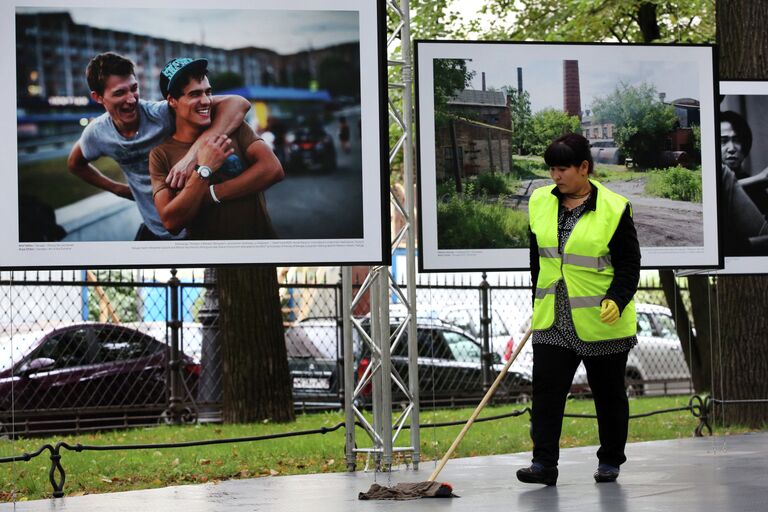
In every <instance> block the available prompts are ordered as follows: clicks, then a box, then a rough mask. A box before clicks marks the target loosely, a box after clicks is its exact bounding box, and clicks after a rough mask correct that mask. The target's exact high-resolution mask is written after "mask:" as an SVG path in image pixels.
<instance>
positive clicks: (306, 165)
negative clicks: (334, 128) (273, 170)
mask: <svg viewBox="0 0 768 512" xmlns="http://www.w3.org/2000/svg"><path fill="white" fill-rule="evenodd" d="M285 168H286V171H287V172H295V171H321V172H330V171H332V170H334V169H336V148H335V146H334V143H333V138H332V137H331V135H329V134H328V132H327V131H325V128H324V127H323V125H322V124H320V123H313V124H310V125H306V126H301V127H299V128H296V129H294V130H292V131H290V132H288V133H287V134H286V136H285Z"/></svg>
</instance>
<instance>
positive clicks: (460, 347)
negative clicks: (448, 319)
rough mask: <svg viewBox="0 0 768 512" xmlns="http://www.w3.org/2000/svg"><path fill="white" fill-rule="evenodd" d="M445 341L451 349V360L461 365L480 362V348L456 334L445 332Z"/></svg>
mask: <svg viewBox="0 0 768 512" xmlns="http://www.w3.org/2000/svg"><path fill="white" fill-rule="evenodd" d="M443 337H444V338H445V341H446V342H447V343H448V346H449V347H450V349H451V353H452V354H453V358H454V359H455V360H456V361H459V362H462V363H477V362H480V346H479V345H478V344H477V343H475V342H474V341H472V340H471V339H469V338H467V337H466V336H464V335H462V334H459V333H457V332H452V331H445V332H444V333H443Z"/></svg>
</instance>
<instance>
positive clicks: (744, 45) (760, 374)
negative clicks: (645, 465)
mask: <svg viewBox="0 0 768 512" xmlns="http://www.w3.org/2000/svg"><path fill="white" fill-rule="evenodd" d="M766 24H768V3H765V2H764V1H762V0H740V1H738V2H735V1H727V0H718V1H717V28H718V43H719V52H720V78H721V79H725V80H728V79H731V80H734V79H746V78H750V79H766V78H768V55H767V54H766V52H765V51H760V50H758V49H764V48H766V47H768V34H766V31H765V26H766ZM766 290H768V276H766V275H765V274H763V275H738V276H737V275H732V276H730V275H729V276H720V277H718V278H717V293H718V302H719V306H720V307H719V313H720V316H719V320H720V324H719V330H718V332H719V333H720V337H721V340H720V343H718V344H717V345H715V347H716V348H717V349H719V350H717V351H716V353H715V354H714V355H715V364H714V365H713V373H714V374H713V379H712V380H713V382H714V383H715V386H714V389H713V390H712V394H713V396H714V397H715V398H720V399H724V400H745V399H753V398H765V397H768V380H767V379H766V378H765V374H766V368H768V351H766V349H765V333H766V332H767V331H768V315H766V314H765V309H766V305H767V304H766V303H767V302H768V300H766V297H767V296H768V293H766ZM716 417H717V418H719V419H720V420H722V422H723V423H724V424H726V425H729V424H743V425H748V426H751V427H756V428H759V427H763V426H765V423H766V421H768V405H766V404H750V405H748V406H743V405H742V406H738V405H736V406H733V405H730V406H725V407H722V408H721V409H719V410H718V414H717V416H716Z"/></svg>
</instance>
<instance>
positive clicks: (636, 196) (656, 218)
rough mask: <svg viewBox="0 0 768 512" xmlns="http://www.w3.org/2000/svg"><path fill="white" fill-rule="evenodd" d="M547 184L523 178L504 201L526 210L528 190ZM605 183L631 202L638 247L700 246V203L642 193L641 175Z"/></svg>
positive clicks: (701, 233)
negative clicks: (515, 190)
mask: <svg viewBox="0 0 768 512" xmlns="http://www.w3.org/2000/svg"><path fill="white" fill-rule="evenodd" d="M551 184H552V181H551V180H549V179H537V180H526V181H524V182H523V183H522V184H521V186H520V189H519V190H518V193H517V195H513V196H509V198H508V199H507V201H506V204H508V205H509V206H510V207H512V208H518V209H522V210H523V211H527V210H528V197H529V196H530V195H531V193H532V192H533V191H534V190H536V189H537V188H539V187H543V186H546V185H551ZM607 186H608V188H610V189H611V190H613V191H614V192H617V193H619V194H621V195H623V196H624V197H626V198H627V199H629V200H630V201H631V202H632V208H633V210H634V212H633V213H634V220H635V226H636V227H637V236H638V239H639V240H640V246H641V247H701V246H703V245H704V226H703V213H702V207H701V203H691V202H689V201H673V200H672V199H663V198H660V197H649V196H643V195H642V194H643V190H644V189H645V178H639V179H633V180H629V181H612V182H610V183H607Z"/></svg>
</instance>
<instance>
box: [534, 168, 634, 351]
mask: <svg viewBox="0 0 768 512" xmlns="http://www.w3.org/2000/svg"><path fill="white" fill-rule="evenodd" d="M592 183H593V184H594V186H595V188H596V189H597V206H596V208H595V210H594V211H591V210H588V211H585V212H584V213H583V214H582V216H581V217H580V218H579V220H578V221H577V222H576V225H575V226H574V228H573V230H572V232H571V236H570V237H569V238H568V240H567V242H566V244H565V247H564V249H565V251H564V254H560V252H559V251H558V249H557V245H558V238H557V236H558V233H557V229H558V227H557V217H558V207H559V202H558V199H557V197H556V196H555V195H553V194H552V190H553V189H554V185H552V186H549V187H542V188H540V189H537V190H535V191H534V193H533V194H532V195H531V198H530V200H529V209H528V210H529V219H530V226H531V230H532V231H533V233H534V234H535V235H536V240H537V242H538V244H539V266H540V272H539V278H538V282H537V283H536V292H535V300H534V311H533V328H534V330H542V329H547V328H549V327H550V326H551V325H552V323H553V322H554V319H555V311H554V310H555V287H556V286H557V282H558V281H560V280H561V279H562V280H564V281H565V285H566V290H567V293H568V301H569V304H570V308H571V316H572V318H573V323H574V327H575V328H576V334H577V335H578V336H579V338H580V339H582V340H584V341H601V340H608V339H615V338H623V337H626V336H631V335H633V334H635V332H636V329H637V327H636V315H635V308H634V302H633V301H631V302H630V303H629V304H628V305H627V306H626V307H625V308H624V311H623V312H622V314H621V316H620V317H619V320H618V321H617V322H616V323H615V324H614V325H612V326H608V325H607V324H604V323H602V322H601V321H600V302H601V301H602V300H603V299H604V298H605V293H606V292H607V290H608V287H609V286H610V284H611V282H612V280H613V266H612V265H611V257H610V252H609V249H608V243H609V242H610V240H611V238H612V237H613V234H614V233H615V232H616V228H617V227H618V223H619V221H620V219H621V216H622V215H623V214H624V210H625V209H626V207H627V204H628V201H627V200H626V199H625V198H623V197H622V196H620V195H618V194H616V193H614V192H612V191H610V190H608V189H607V188H605V187H603V186H602V185H601V184H599V183H597V182H594V181H592Z"/></svg>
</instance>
